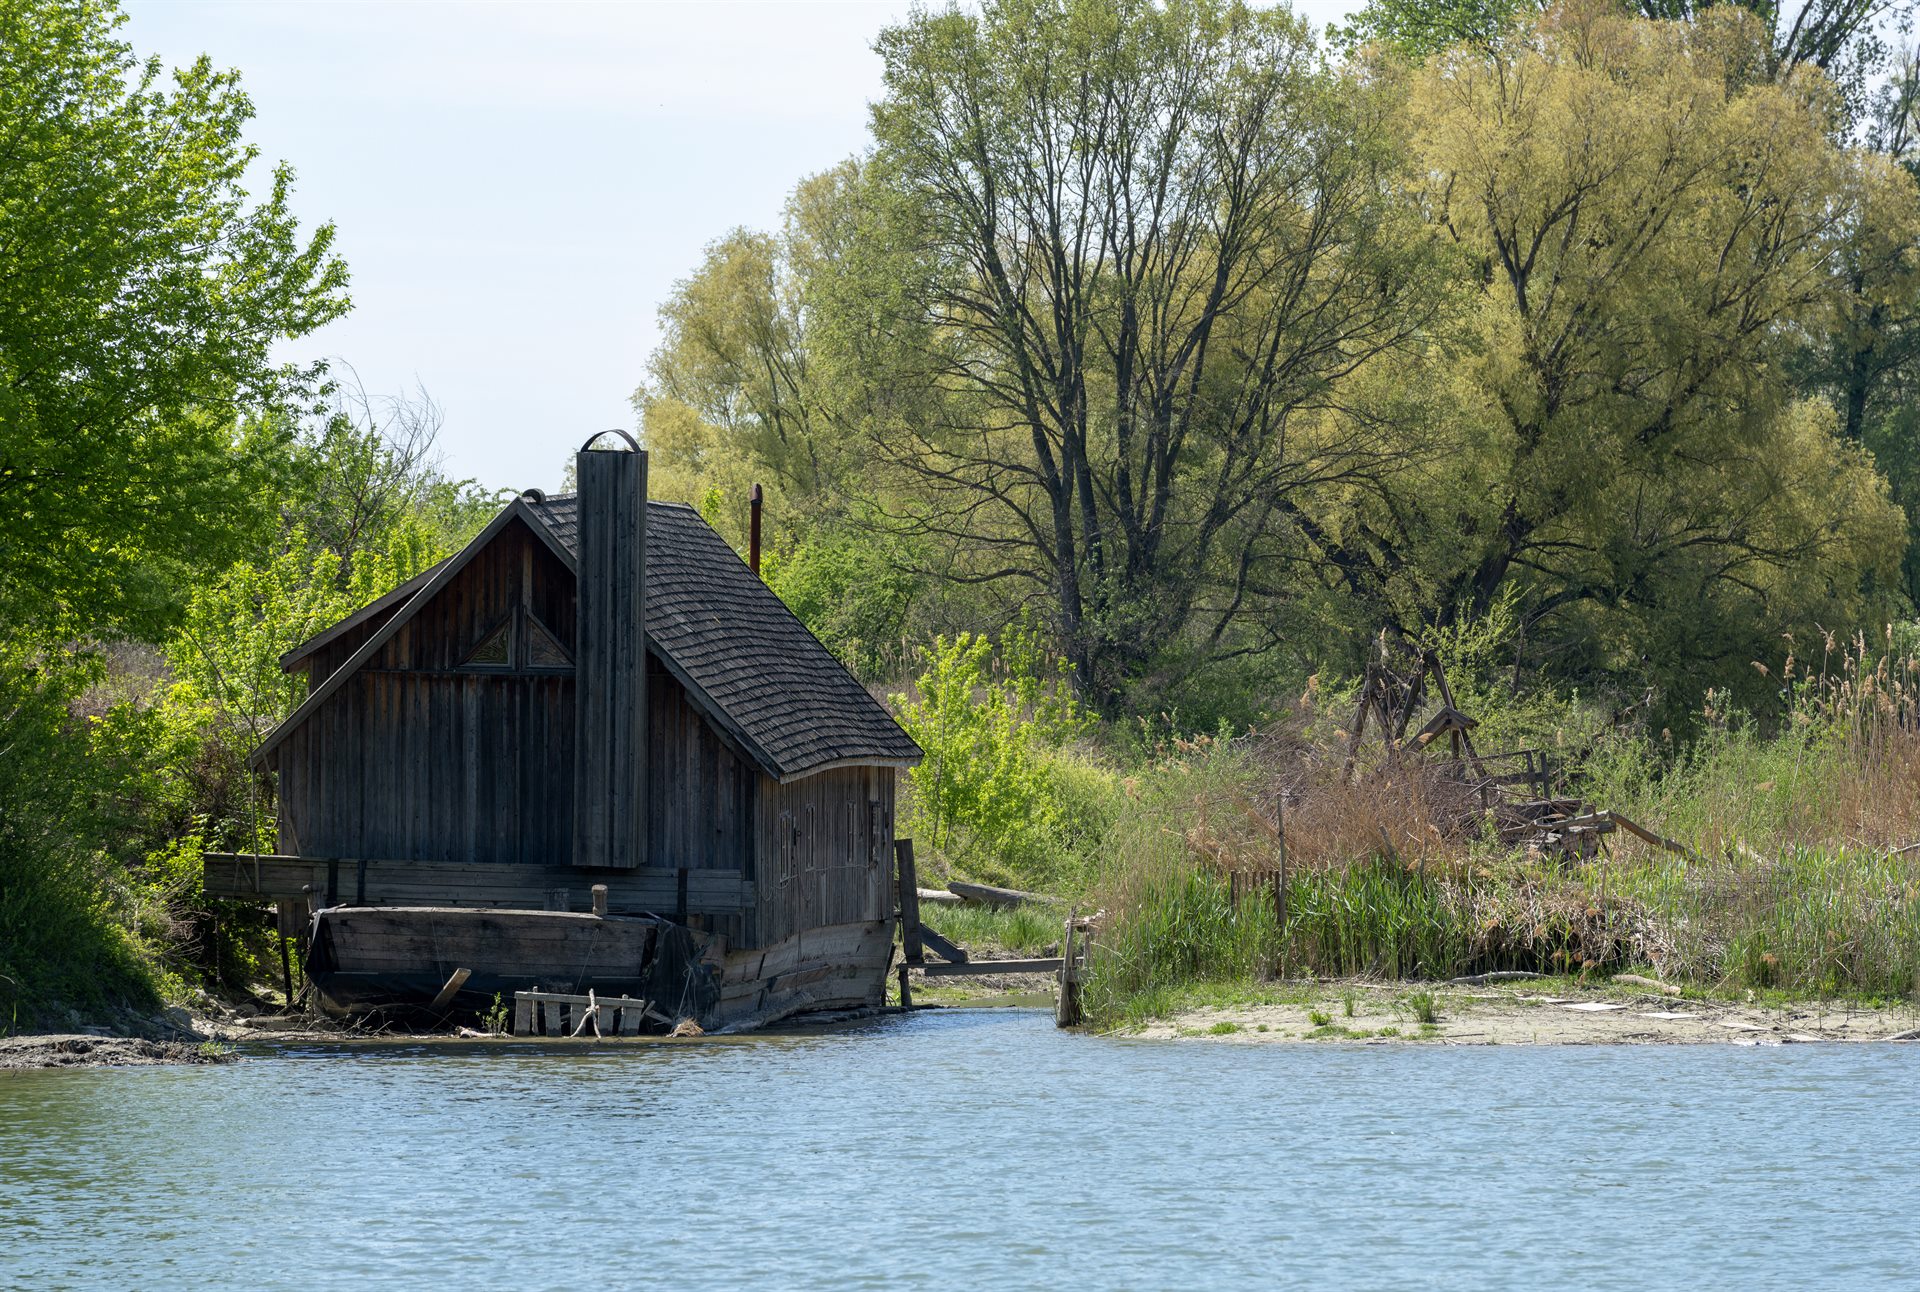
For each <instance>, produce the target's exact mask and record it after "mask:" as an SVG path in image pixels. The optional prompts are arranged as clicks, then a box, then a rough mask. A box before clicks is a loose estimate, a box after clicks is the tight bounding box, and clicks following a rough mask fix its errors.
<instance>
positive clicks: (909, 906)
mask: <svg viewBox="0 0 1920 1292" xmlns="http://www.w3.org/2000/svg"><path fill="white" fill-rule="evenodd" d="M893 857H894V861H895V863H896V865H897V867H898V875H899V880H900V946H901V948H902V950H904V951H905V952H906V958H907V963H908V964H910V965H917V964H919V963H920V962H921V961H922V960H925V959H926V953H925V952H924V951H922V950H921V948H920V885H919V884H918V883H917V882H916V881H915V879H914V873H913V840H911V839H895V840H894V841H893ZM901 981H902V982H905V981H906V980H905V979H904V978H903V979H901Z"/></svg>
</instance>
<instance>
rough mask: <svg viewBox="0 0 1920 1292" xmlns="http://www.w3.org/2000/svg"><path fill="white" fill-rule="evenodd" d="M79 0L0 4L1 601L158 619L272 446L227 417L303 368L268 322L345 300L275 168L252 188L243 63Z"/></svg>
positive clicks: (334, 312)
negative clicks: (139, 28) (140, 51)
mask: <svg viewBox="0 0 1920 1292" xmlns="http://www.w3.org/2000/svg"><path fill="white" fill-rule="evenodd" d="M122 21H123V19H122V17H121V15H119V14H118V13H117V12H116V10H115V9H114V7H113V6H112V5H110V4H106V3H97V2H95V0H5V2H4V3H0V157H4V158H5V159H6V161H5V164H4V165H0V550H4V551H5V552H6V554H7V555H6V559H5V561H4V563H0V615H4V617H5V618H6V620H7V621H8V623H9V624H10V625H12V626H13V627H15V628H18V627H19V626H20V625H22V624H25V623H41V624H48V625H53V626H57V628H58V630H59V631H65V632H75V631H81V632H85V631H94V630H103V629H104V630H128V631H134V632H140V633H152V632H154V631H156V630H157V627H158V625H159V624H161V623H162V622H164V620H165V619H166V617H167V615H168V613H169V610H170V605H169V602H170V594H171V588H172V587H173V586H174V585H175V584H176V583H177V582H178V581H179V580H180V579H181V577H182V575H183V573H184V572H185V571H187V570H191V569H204V568H206V566H207V564H208V562H209V561H211V563H212V564H213V565H214V566H215V567H216V568H217V566H218V565H219V564H221V563H222V561H223V559H231V558H232V557H233V556H234V555H235V554H236V548H237V543H238V541H239V539H240V538H241V537H242V536H244V535H245V534H246V533H247V532H248V531H249V530H250V528H251V527H253V526H254V525H255V523H256V516H257V512H256V511H255V510H254V507H255V501H256V498H255V493H256V490H257V489H258V487H259V486H260V483H261V481H262V479H263V475H264V473H265V472H266V471H267V470H268V468H269V467H270V465H271V464H272V462H273V461H274V459H275V454H276V453H277V451H278V450H279V449H280V447H281V445H280V443H279V442H278V441H277V440H276V438H275V437H274V436H272V435H270V434H266V433H264V424H261V423H255V424H254V425H253V427H252V429H251V430H249V429H248V428H246V427H243V426H242V425H241V424H240V422H239V420H238V417H237V413H238V411H239V410H240V409H242V408H247V407H254V408H258V407H270V406H275V405H278V404H281V403H283V402H285V401H286V400H288V399H289V398H292V397H293V396H295V395H297V394H299V393H300V392H301V391H302V390H304V389H306V388H308V387H309V386H310V385H311V384H312V382H313V380H314V378H315V377H316V373H315V371H314V370H313V369H306V370H291V369H285V368H282V367H280V366H278V365H276V364H275V363H274V362H273V361H272V359H271V357H270V348H271V347H272V345H273V344H274V343H275V342H276V341H279V340H281V339H283V338H287V337H298V336H302V335H305V334H306V333H308V332H311V331H312V330H313V329H315V328H317V327H319V326H320V325H322V324H324V323H326V322H327V321H329V320H331V319H333V318H336V317H338V316H339V315H340V314H341V313H342V312H343V311H345V310H346V308H347V297H346V292H345V287H346V281H347V276H346V269H345V266H344V265H343V264H342V263H341V261H340V260H339V259H338V258H337V257H336V256H334V255H333V254H332V252H331V246H332V241H333V230H332V227H331V226H322V227H321V228H320V229H318V230H317V231H316V232H314V233H313V234H311V235H308V236H302V235H301V233H300V231H299V229H298V226H297V223H296V221H295V219H294V216H293V213H292V210H291V186H292V172H291V171H290V170H289V169H288V168H286V167H285V166H281V167H278V168H277V169H275V170H274V171H273V172H272V174H271V178H270V181H269V183H268V186H267V193H266V195H265V196H264V197H263V198H262V199H261V200H259V201H258V202H253V203H250V202H249V201H248V197H247V192H246V187H245V176H246V171H247V168H248V166H249V164H250V163H251V162H252V161H253V159H254V156H255V150H254V148H253V147H251V146H250V145H248V144H247V143H246V142H245V141H244V139H243V138H242V134H241V131H242V129H243V127H244V126H245V124H246V122H247V119H248V118H249V117H250V116H251V114H252V106H251V104H250V102H249V101H248V99H247V96H246V95H245V93H244V92H242V90H241V88H240V84H239V78H238V76H237V75H236V74H235V73H233V72H222V71H216V70H215V69H214V68H213V66H212V65H211V64H210V63H209V62H208V61H207V60H205V59H201V60H200V61H199V62H197V63H195V64H194V65H193V66H192V67H190V68H185V69H182V70H180V71H177V72H175V73H173V74H172V76H171V77H170V78H169V77H167V76H166V75H165V74H164V73H163V71H162V68H161V65H160V63H159V61H158V60H151V59H150V60H145V61H142V60H140V59H138V58H136V57H135V55H134V54H133V52H132V50H131V49H130V48H129V47H128V45H127V44H126V43H125V42H123V41H121V40H119V39H117V38H116V37H115V34H114V33H115V31H116V29H117V28H118V27H119V25H120V23H121V22H122Z"/></svg>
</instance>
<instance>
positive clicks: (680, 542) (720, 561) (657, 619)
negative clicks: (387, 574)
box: [253, 495, 921, 780]
mask: <svg viewBox="0 0 1920 1292" xmlns="http://www.w3.org/2000/svg"><path fill="white" fill-rule="evenodd" d="M516 515H517V516H519V517H521V518H522V519H523V520H525V521H526V522H527V523H528V524H529V525H531V526H533V527H534V529H535V530H536V532H538V533H540V534H541V536H542V537H543V538H545V539H546V540H547V543H548V546H549V547H551V548H552V549H553V550H554V551H555V553H556V554H557V555H559V556H561V557H562V558H563V559H564V560H565V561H566V562H567V564H568V565H569V566H571V567H575V568H577V567H578V563H579V558H580V513H579V507H578V500H577V499H576V498H574V497H573V496H572V495H561V496H558V497H553V498H543V497H540V496H538V495H527V496H523V497H520V498H516V499H515V500H514V501H513V502H511V503H509V504H508V506H507V508H506V510H505V511H503V512H502V513H501V514H500V515H499V516H498V517H496V518H495V519H494V521H493V523H492V524H490V525H489V526H488V527H487V529H486V530H485V531H484V532H483V533H482V534H481V535H480V537H478V538H476V539H475V540H474V541H473V542H472V543H471V544H469V545H468V547H467V548H466V549H465V551H463V552H462V554H461V555H460V556H456V557H454V558H453V559H452V560H451V561H444V562H442V563H441V564H440V565H437V566H435V567H434V568H433V569H432V570H429V571H427V572H426V573H425V574H423V575H421V576H420V577H419V578H417V579H415V580H414V581H413V582H411V583H409V584H406V585H403V586H402V587H401V588H397V589H395V590H394V591H393V592H392V593H389V594H388V595H387V596H386V597H383V598H381V600H380V601H378V602H375V603H374V604H373V605H371V606H368V607H365V608H364V609H362V610H360V611H358V612H356V613H355V614H354V615H352V616H350V617H349V618H348V619H346V620H344V621H342V622H341V623H339V624H336V625H334V626H333V627H332V628H329V629H327V630H326V631H325V632H323V633H321V634H319V635H318V636H316V637H314V638H313V639H311V640H310V641H308V642H306V643H304V644H303V645H301V646H299V647H296V648H295V649H294V650H292V651H289V652H288V653H287V654H286V655H285V656H283V657H282V659H281V663H282V665H283V666H285V667H289V668H290V667H294V666H296V665H297V664H298V663H299V661H300V660H302V659H304V658H306V657H307V656H308V655H309V654H311V653H312V651H313V650H314V649H315V648H316V647H317V646H319V645H320V644H322V643H324V642H326V641H327V640H329V639H330V638H333V637H335V636H337V635H338V634H339V633H340V632H342V631H344V630H345V629H347V628H349V627H351V626H352V625H354V624H356V623H359V622H363V621H365V620H366V619H367V618H369V617H370V616H371V615H373V614H375V613H377V612H379V611H380V610H383V609H385V608H388V607H391V606H392V605H394V604H395V603H396V602H397V601H399V600H400V598H402V597H403V596H404V597H405V598H406V601H405V604H403V605H401V606H400V608H399V610H398V611H397V613H395V614H394V615H393V616H392V617H391V618H389V619H388V620H387V622H386V624H385V626H384V627H383V629H382V630H381V633H380V634H378V635H376V637H375V638H374V639H373V640H372V641H370V642H368V643H366V644H365V645H364V646H362V647H361V649H360V651H359V652H358V653H356V655H355V656H354V658H352V659H350V660H349V661H347V662H346V663H345V664H344V665H342V666H341V667H340V668H339V669H338V670H337V671H336V673H335V674H334V675H330V676H329V677H328V678H326V679H325V680H324V681H322V682H321V683H320V684H319V685H318V686H317V687H316V688H315V689H314V691H313V692H312V693H310V694H309V695H308V696H307V699H306V701H305V702H304V703H302V704H301V705H300V707H299V708H297V709H295V710H294V712H293V714H292V715H291V716H289V717H288V719H287V720H286V721H285V722H283V723H281V724H280V726H279V727H277V728H276V729H275V730H274V731H273V732H271V733H270V734H269V735H268V737H267V739H266V741H265V742H263V743H262V744H261V746H260V748H259V749H257V750H255V751H254V754H253V757H254V759H255V760H256V761H259V760H261V759H263V758H264V757H265V755H266V753H267V752H268V751H269V750H270V749H272V748H273V747H274V746H275V745H277V744H278V743H279V742H280V740H281V739H283V738H284V737H285V735H286V734H287V733H288V732H289V731H291V730H293V729H294V728H296V727H298V726H299V725H300V724H301V723H302V722H304V721H305V720H306V718H307V717H308V716H309V715H310V714H311V713H312V712H313V711H314V710H315V709H317V708H318V707H319V706H320V705H322V704H324V703H325V702H326V699H327V696H328V695H330V694H331V693H332V691H333V690H334V689H335V688H336V687H338V686H339V684H340V683H341V682H342V681H343V680H344V679H345V676H346V675H348V674H350V673H352V672H353V671H354V670H355V669H357V668H358V667H360V666H361V665H362V664H363V663H364V662H365V661H366V659H367V658H369V657H370V656H371V654H372V651H373V649H374V648H375V647H376V646H377V645H378V643H379V642H380V641H381V640H384V637H385V636H386V635H387V634H390V633H391V632H392V631H394V630H395V629H397V628H398V627H399V626H400V624H401V623H403V622H404V621H405V620H406V619H408V618H410V617H411V615H412V613H413V612H414V610H416V609H418V604H417V603H420V602H424V601H425V600H427V599H429V598H431V597H432V596H433V595H434V594H435V592H436V591H437V586H438V582H439V581H440V580H442V579H444V578H445V577H449V576H450V575H451V574H452V573H453V572H454V571H455V570H457V568H458V567H459V565H460V564H462V563H463V561H464V560H465V558H466V557H467V556H469V555H471V554H472V553H473V552H475V551H478V550H479V549H480V548H482V547H484V546H485V545H486V544H487V543H489V542H491V541H492V539H493V537H494V535H495V534H497V533H498V532H499V530H500V529H501V527H502V526H503V525H504V524H505V523H506V522H507V521H509V520H510V519H511V518H512V517H513V516H516ZM646 584H647V609H646V633H647V645H648V648H649V649H650V650H652V652H653V653H654V654H655V655H657V656H658V657H659V658H660V661H661V662H662V663H663V664H665V665H666V667H667V670H668V672H670V673H672V674H673V676H674V677H675V678H676V679H678V681H679V682H680V684H681V685H682V686H684V687H686V688H687V691H688V693H689V694H690V695H691V696H692V698H693V700H694V703H695V704H696V705H698V706H699V707H700V708H701V709H703V710H704V711H705V712H706V714H707V716H708V718H709V719H710V720H711V721H712V722H713V723H714V725H715V726H716V727H718V728H719V729H720V730H721V731H722V732H723V733H724V734H725V735H726V736H727V737H728V738H729V739H731V740H732V741H734V743H736V744H737V745H739V746H740V749H741V751H742V752H743V753H744V754H746V755H747V757H749V758H751V759H752V760H753V761H754V762H755V763H757V764H759V766H760V767H761V769H762V770H764V771H766V772H767V773H768V774H769V775H772V776H774V777H776V778H777V779H780V780H793V779H795V778H797V777H800V776H805V775H808V774H810V773H813V772H817V771H821V770H824V769H825V768H828V767H833V766H843V765H848V764H854V765H858V764H887V765H892V766H910V765H912V764H914V763H917V762H919V761H920V758H921V753H920V747H919V746H918V745H916V744H915V743H914V742H913V738H912V737H910V736H908V735H907V733H906V732H904V731H902V730H901V729H900V725H899V724H898V723H896V722H895V721H894V720H893V717H892V715H890V714H889V713H888V712H887V711H886V709H884V708H883V707H881V705H880V703H879V701H877V700H875V699H874V698H873V697H872V696H871V695H869V694H867V689H866V688H865V687H864V686H862V685H860V682H859V680H858V679H856V678H855V677H854V676H853V674H851V673H849V672H848V671H847V670H846V668H845V667H844V666H843V665H842V664H841V663H840V661H839V660H837V659H835V658H834V657H833V653H832V652H831V651H829V650H828V649H827V648H826V647H825V646H822V645H821V644H820V641H819V639H818V638H816V637H815V636H814V635H813V634H812V633H811V632H808V631H807V627H806V625H805V624H803V623H801V622H800V621H799V620H798V619H797V618H795V617H794V614H793V612H792V611H791V610H789V609H787V606H786V603H785V602H783V601H781V600H780V598H779V597H777V596H775V595H774V594H773V592H772V590H770V589H769V588H768V587H767V585H766V584H765V583H762V582H761V581H760V578H759V576H757V575H756V574H754V573H753V571H752V570H750V569H748V568H747V565H746V562H744V561H742V560H741V559H740V558H739V556H738V555H736V554H735V552H734V550H733V549H732V548H731V547H728V546H727V544H726V541H725V540H724V539H722V538H721V537H720V535H718V534H716V533H715V532H714V531H713V528H712V527H711V526H709V525H708V524H707V522H706V521H704V520H702V519H701V518H700V513H698V512H697V511H695V510H694V509H693V508H691V507H689V506H687V505H685V504H684V503H663V502H652V501H649V502H648V503H647V573H646Z"/></svg>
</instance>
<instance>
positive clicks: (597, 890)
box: [593, 884, 607, 917]
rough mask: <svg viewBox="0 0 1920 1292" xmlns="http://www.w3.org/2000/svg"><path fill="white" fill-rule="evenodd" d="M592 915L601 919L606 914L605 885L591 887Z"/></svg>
mask: <svg viewBox="0 0 1920 1292" xmlns="http://www.w3.org/2000/svg"><path fill="white" fill-rule="evenodd" d="M593 913H594V914H595V915H599V916H603V917H604V916H605V915H606V913H607V886H606V885H605V884H595V885H594V886H593Z"/></svg>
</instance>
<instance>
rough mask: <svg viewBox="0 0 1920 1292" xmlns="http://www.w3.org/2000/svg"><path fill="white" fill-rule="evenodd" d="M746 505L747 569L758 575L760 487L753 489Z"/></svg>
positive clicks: (756, 486)
mask: <svg viewBox="0 0 1920 1292" xmlns="http://www.w3.org/2000/svg"><path fill="white" fill-rule="evenodd" d="M749 497H750V499H751V501H750V502H749V503H748V505H747V567H748V568H749V569H751V570H752V571H753V572H754V573H755V574H758V573H760V503H761V492H760V486H759V485H755V486H754V487H753V493H752V494H751V495H749Z"/></svg>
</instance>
